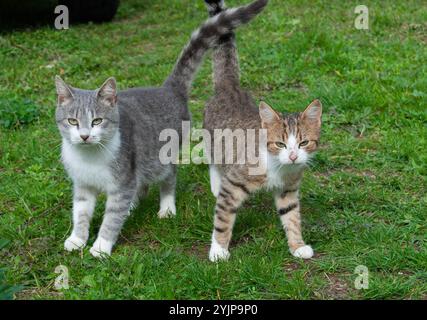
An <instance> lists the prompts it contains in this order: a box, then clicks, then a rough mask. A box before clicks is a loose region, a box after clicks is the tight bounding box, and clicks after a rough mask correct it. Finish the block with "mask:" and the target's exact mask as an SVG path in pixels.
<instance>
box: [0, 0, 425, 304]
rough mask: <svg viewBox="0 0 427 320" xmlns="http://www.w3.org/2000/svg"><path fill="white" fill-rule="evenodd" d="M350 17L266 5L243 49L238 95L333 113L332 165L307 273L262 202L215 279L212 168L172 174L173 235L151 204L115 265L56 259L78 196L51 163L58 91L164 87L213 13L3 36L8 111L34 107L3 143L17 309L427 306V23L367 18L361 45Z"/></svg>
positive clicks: (126, 234) (326, 161)
mask: <svg viewBox="0 0 427 320" xmlns="http://www.w3.org/2000/svg"><path fill="white" fill-rule="evenodd" d="M229 2H230V3H231V4H232V5H238V4H241V3H242V1H236V0H233V1H229ZM358 4H359V3H357V2H354V1H347V2H343V1H339V0H331V1H326V0H324V1H315V2H312V1H299V0H298V1H297V0H291V1H281V0H271V3H270V5H269V7H268V8H267V10H266V11H265V12H264V13H263V14H262V15H261V16H260V17H259V18H257V19H256V20H255V21H254V22H253V23H251V24H250V25H249V26H247V27H245V28H242V29H241V30H239V32H238V46H239V52H240V61H241V69H242V83H243V85H244V86H245V87H246V88H248V89H250V90H251V91H252V92H253V94H254V96H255V97H256V98H257V99H258V100H260V99H265V100H266V101H268V102H269V103H270V104H272V105H273V106H275V107H276V108H278V109H281V110H282V111H285V110H286V111H297V110H301V109H302V108H304V107H305V106H306V105H307V104H308V103H309V102H310V101H311V100H312V99H314V98H317V97H318V98H320V99H321V100H322V102H323V104H324V108H325V111H324V113H325V114H324V125H323V132H322V134H323V136H322V148H321V150H320V152H319V153H318V155H317V158H316V161H315V164H314V165H313V166H312V168H311V169H310V170H308V171H307V174H306V175H305V178H304V182H303V185H302V214H303V229H304V230H303V231H304V235H305V239H306V241H307V242H308V243H309V244H311V245H312V246H313V247H314V249H315V251H316V256H315V258H314V259H312V260H310V261H300V260H297V259H295V258H293V257H292V256H291V255H290V253H289V252H288V250H287V246H286V240H285V235H284V233H283V231H282V230H281V227H280V223H279V219H278V218H277V216H276V213H275V209H274V205H273V201H272V197H271V195H270V194H268V193H266V192H263V193H259V194H257V195H255V196H254V197H252V198H251V200H250V201H248V202H247V203H246V204H245V206H244V207H243V208H241V210H240V212H239V216H238V220H237V224H236V227H235V233H234V236H233V242H232V245H231V252H232V258H231V260H230V261H229V262H228V263H220V264H218V265H216V264H212V263H210V262H208V260H207V254H208V249H209V242H210V235H211V230H212V218H213V208H214V203H215V201H214V198H213V196H212V195H211V194H210V191H209V182H208V180H209V179H208V170H207V167H206V166H203V165H200V166H196V165H182V166H180V168H179V177H178V179H179V180H178V190H177V208H178V216H177V217H176V218H175V219H173V220H166V221H160V220H159V219H158V218H157V217H156V212H157V210H158V205H159V204H158V198H159V195H158V190H157V188H153V189H152V190H151V191H150V194H149V196H148V198H147V199H146V200H145V201H144V202H143V203H142V204H141V206H140V207H139V208H138V209H137V210H136V211H135V212H134V213H133V215H132V216H131V218H130V219H129V220H128V222H127V223H126V225H125V228H124V230H123V231H122V235H121V237H120V239H119V242H118V245H117V246H116V249H115V250H114V253H113V256H112V258H111V259H109V260H107V261H98V260H95V259H94V258H92V257H91V256H90V254H89V252H88V249H85V250H84V251H83V252H81V253H80V254H79V253H66V252H64V250H63V242H64V240H65V239H66V237H67V236H68V234H69V233H70V228H71V218H70V208H71V183H70V181H69V180H68V179H67V177H66V175H65V173H64V169H63V167H62V165H61V163H60V160H59V157H60V150H59V145H60V136H59V133H58V131H57V129H56V125H55V122H54V111H55V90H54V81H53V79H54V75H55V74H60V75H62V76H63V77H64V79H65V80H66V81H68V82H69V83H71V84H73V85H74V86H77V87H82V88H95V87H97V86H99V85H101V84H102V82H103V81H104V80H105V79H106V78H107V77H109V76H112V75H113V76H115V77H116V78H117V80H118V82H119V85H120V87H122V88H126V87H133V86H149V85H160V84H161V83H162V81H163V79H165V77H166V76H167V75H168V73H169V72H170V70H171V68H172V66H173V64H174V62H175V59H176V58H177V56H178V54H179V52H180V50H181V48H182V47H183V46H184V44H185V43H186V41H187V40H188V38H189V35H190V34H191V32H192V31H193V29H195V28H196V27H197V26H198V25H199V24H200V23H201V21H203V20H204V19H205V17H206V13H205V8H204V5H203V1H201V0H200V1H190V0H185V1H160V0H149V1H136V0H127V1H125V0H124V1H122V5H121V7H120V9H119V13H118V15H117V16H116V18H115V20H114V21H113V22H112V23H107V24H102V25H90V24H89V25H78V26H72V27H71V29H69V30H68V31H58V30H55V29H53V28H52V27H42V28H39V29H36V30H23V31H16V32H12V33H5V34H2V35H1V36H0V70H2V71H1V72H0V97H12V96H13V97H21V98H22V99H29V100H31V101H33V102H34V103H35V104H37V105H38V106H39V117H38V118H37V119H36V121H35V122H32V123H30V124H27V125H22V126H19V127H18V128H15V129H4V128H2V129H0V238H3V239H7V240H9V241H10V243H9V245H8V247H7V248H4V249H3V250H2V251H0V267H2V268H6V273H5V277H6V282H7V283H8V284H10V285H13V284H22V285H24V286H25V289H24V290H23V291H21V292H20V293H19V294H17V296H16V297H17V298H19V299H97V298H99V299H105V298H115V299H116V298H121V299H123V298H126V299H127V298H130V299H134V298H137V299H174V298H176V299H339V298H344V299H426V298H427V271H426V270H427V250H426V235H427V230H426V223H425V219H426V205H427V195H426V194H427V193H426V185H427V184H426V182H427V181H426V180H427V179H426V175H427V165H426V163H427V111H426V97H427V78H426V77H425V75H426V74H427V64H426V63H425V61H427V49H426V44H427V24H426V22H425V21H427V12H426V11H425V10H421V7H422V5H423V4H421V2H420V1H416V0H412V1H405V2H404V3H403V2H402V3H399V2H393V3H392V2H387V4H384V3H383V2H382V1H365V2H364V4H366V5H367V6H368V8H369V9H370V30H369V31H360V30H356V29H355V28H354V19H355V17H356V15H355V14H354V13H353V11H354V7H355V6H356V5H358ZM424 5H425V2H424ZM209 61H210V59H208V60H207V61H206V62H205V63H204V65H203V67H202V68H201V70H200V72H199V74H198V76H197V78H196V81H195V84H194V88H193V90H192V94H191V102H190V108H191V111H192V114H193V120H194V121H193V126H194V127H201V121H202V110H203V105H204V102H205V101H206V100H207V99H208V98H209V96H210V95H211V92H212V90H211V66H210V63H209ZM101 200H102V199H101ZM103 208H104V205H103V201H100V202H99V204H98V207H97V210H96V216H95V219H94V221H93V224H92V227H91V238H90V243H91V242H92V241H94V238H95V235H96V231H97V230H98V228H99V225H100V222H101V218H102V211H103ZM58 265H65V266H67V268H68V269H69V276H70V288H69V289H68V290H60V291H58V290H56V289H55V287H54V281H55V278H56V277H57V276H58V274H56V273H55V272H54V271H55V268H56V267H57V266H58ZM358 265H364V266H366V267H367V268H368V269H369V288H368V289H364V290H357V289H355V286H354V281H355V280H356V277H357V275H356V274H355V273H354V270H355V268H356V266H358Z"/></svg>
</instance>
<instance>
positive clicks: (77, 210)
mask: <svg viewBox="0 0 427 320" xmlns="http://www.w3.org/2000/svg"><path fill="white" fill-rule="evenodd" d="M95 203H96V193H95V191H94V190H92V189H89V188H85V187H81V186H74V195H73V231H72V233H71V235H70V236H69V237H68V238H67V240H65V243H64V248H65V250H67V251H73V250H77V249H80V248H83V247H84V246H85V245H86V242H87V239H88V238H89V225H90V220H91V219H92V215H93V211H94V210H95Z"/></svg>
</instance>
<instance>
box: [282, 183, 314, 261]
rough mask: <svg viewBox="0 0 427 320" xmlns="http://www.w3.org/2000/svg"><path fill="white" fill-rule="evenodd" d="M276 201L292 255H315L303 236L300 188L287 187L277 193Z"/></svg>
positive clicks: (301, 256) (307, 257)
mask: <svg viewBox="0 0 427 320" xmlns="http://www.w3.org/2000/svg"><path fill="white" fill-rule="evenodd" d="M275 202H276V207H277V211H278V213H279V215H280V220H281V221H282V225H283V228H284V229H285V232H286V236H287V238H288V245H289V250H290V251H291V253H292V255H293V256H295V257H297V258H302V259H310V258H311V257H312V256H313V249H312V248H311V246H309V245H306V244H305V242H304V240H303V237H302V232H301V215H300V204H299V199H298V188H290V189H285V190H283V191H282V192H280V193H277V194H276V196H275Z"/></svg>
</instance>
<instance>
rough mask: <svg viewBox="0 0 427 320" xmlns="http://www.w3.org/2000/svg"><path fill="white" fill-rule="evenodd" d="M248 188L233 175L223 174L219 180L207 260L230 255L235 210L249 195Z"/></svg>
mask: <svg viewBox="0 0 427 320" xmlns="http://www.w3.org/2000/svg"><path fill="white" fill-rule="evenodd" d="M249 193H250V191H249V189H248V188H247V186H245V184H244V183H243V182H239V181H237V180H236V178H235V177H232V176H228V175H225V176H224V177H223V179H222V180H221V190H220V191H219V193H218V197H217V200H216V206H215V218H214V230H213V233H212V244H211V249H210V252H209V260H211V261H212V262H216V261H218V260H227V259H228V258H229V256H230V253H229V251H228V246H229V244H230V240H231V236H232V232H233V227H234V222H235V221H236V212H237V209H238V208H239V207H240V205H241V204H242V203H243V201H244V200H245V199H246V198H247V197H248V196H249Z"/></svg>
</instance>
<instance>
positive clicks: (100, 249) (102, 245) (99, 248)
mask: <svg viewBox="0 0 427 320" xmlns="http://www.w3.org/2000/svg"><path fill="white" fill-rule="evenodd" d="M113 245H114V243H113V242H111V241H108V240H105V239H103V238H101V237H98V238H97V239H96V241H95V243H94V244H93V246H92V248H90V250H89V251H90V253H91V255H92V256H94V257H95V258H103V257H108V256H111V250H112V249H113Z"/></svg>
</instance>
